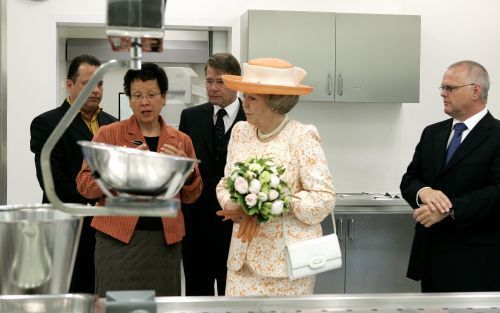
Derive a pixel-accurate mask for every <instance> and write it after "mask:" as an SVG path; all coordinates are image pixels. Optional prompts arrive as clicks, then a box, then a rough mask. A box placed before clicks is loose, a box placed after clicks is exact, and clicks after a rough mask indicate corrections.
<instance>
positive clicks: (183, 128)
mask: <svg viewBox="0 0 500 313" xmlns="http://www.w3.org/2000/svg"><path fill="white" fill-rule="evenodd" d="M179 130H180V131H181V132H183V133H186V131H187V127H186V111H185V110H182V112H181V120H180V122H179Z"/></svg>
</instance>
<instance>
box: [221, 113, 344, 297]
mask: <svg viewBox="0 0 500 313" xmlns="http://www.w3.org/2000/svg"><path fill="white" fill-rule="evenodd" d="M250 157H272V158H273V159H274V162H275V164H277V165H278V164H282V165H284V166H285V167H286V172H285V179H286V180H287V181H288V183H289V184H290V186H291V193H292V195H293V196H294V197H293V198H292V209H291V210H290V211H289V213H288V214H286V215H285V216H283V217H277V218H275V219H273V220H270V221H268V222H267V223H264V224H261V225H260V230H259V233H258V234H257V236H256V237H255V238H253V240H252V241H251V242H250V243H248V242H245V243H244V242H242V241H241V240H240V239H238V238H236V234H237V233H238V229H239V225H238V224H237V223H235V224H234V226H233V234H232V238H231V245H230V248H229V256H228V261H227V267H228V275H227V284H226V295H227V296H253V295H268V296H281V295H303V294H311V293H312V292H313V289H314V282H315V279H314V277H305V278H301V279H297V280H290V279H289V278H288V276H287V272H286V261H285V253H284V245H285V238H286V240H287V242H290V243H292V242H298V241H303V240H307V239H312V238H316V237H320V236H321V235H322V231H321V225H320V222H321V221H322V220H323V219H324V218H325V217H326V216H328V214H331V213H332V211H333V208H334V206H335V193H334V188H333V181H332V177H331V175H330V171H329V170H328V165H327V162H326V158H325V155H324V153H323V149H322V148H321V139H320V137H319V135H318V131H317V130H316V127H314V126H312V125H304V124H301V123H300V122H298V121H294V120H290V121H289V122H288V123H287V125H286V126H285V127H284V128H283V130H282V131H281V132H280V133H279V134H278V135H277V136H276V137H274V138H273V139H271V140H270V141H266V142H262V141H260V140H259V139H258V137H257V129H256V128H255V126H253V125H251V124H250V123H248V122H239V123H237V124H236V125H235V126H234V128H233V131H232V133H231V139H230V141H229V146H228V154H227V163H226V168H225V176H226V177H229V176H230V174H231V172H232V170H233V165H234V163H235V162H238V161H245V160H246V159H248V158H250ZM217 197H218V199H219V203H220V204H221V206H222V207H224V204H225V203H226V202H227V201H230V195H229V192H228V190H227V189H226V180H225V179H222V180H221V181H220V183H219V185H218V186H217ZM284 229H285V231H286V236H283V233H284V231H283V230H284Z"/></svg>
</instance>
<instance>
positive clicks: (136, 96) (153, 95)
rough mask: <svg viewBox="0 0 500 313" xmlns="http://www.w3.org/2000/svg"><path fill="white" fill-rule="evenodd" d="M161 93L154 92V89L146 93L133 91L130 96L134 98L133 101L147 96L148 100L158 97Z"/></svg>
mask: <svg viewBox="0 0 500 313" xmlns="http://www.w3.org/2000/svg"><path fill="white" fill-rule="evenodd" d="M159 95H160V93H159V92H153V91H150V92H148V93H147V94H146V95H143V94H142V93H138V92H137V93H133V94H131V95H130V98H131V99H132V100H133V101H141V100H142V99H144V98H146V99H148V100H153V99H154V98H156V97H158V96H159Z"/></svg>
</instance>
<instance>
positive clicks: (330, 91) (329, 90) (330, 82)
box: [328, 74, 332, 96]
mask: <svg viewBox="0 0 500 313" xmlns="http://www.w3.org/2000/svg"><path fill="white" fill-rule="evenodd" d="M328 95H329V96H331V95H332V74H328Z"/></svg>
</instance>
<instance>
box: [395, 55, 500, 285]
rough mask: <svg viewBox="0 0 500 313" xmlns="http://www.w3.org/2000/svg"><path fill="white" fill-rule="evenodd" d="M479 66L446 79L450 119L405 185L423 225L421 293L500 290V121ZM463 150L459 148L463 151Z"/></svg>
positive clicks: (417, 249) (414, 270)
mask: <svg viewBox="0 0 500 313" xmlns="http://www.w3.org/2000/svg"><path fill="white" fill-rule="evenodd" d="M489 86H490V83H489V77H488V73H487V71H486V69H485V68H484V67H483V66H481V65H480V64H478V63H476V62H473V61H461V62H457V63H454V64H452V65H451V66H450V67H449V68H448V70H447V71H446V73H445V74H444V76H443V79H442V82H441V87H440V89H441V97H442V98H443V102H444V112H445V113H446V114H448V115H449V116H451V117H452V118H451V119H448V120H445V121H442V122H439V123H436V124H433V125H430V126H428V127H426V128H425V129H424V131H423V133H422V136H421V138H420V142H419V143H418V145H417V147H416V149H415V154H414V156H413V160H412V161H411V163H410V165H409V166H408V170H407V172H406V173H405V174H404V176H403V179H402V182H401V186H400V187H401V192H402V195H403V197H404V198H405V200H406V201H407V202H408V203H409V204H410V205H411V206H412V207H413V208H414V213H413V217H414V219H415V220H416V222H417V225H416V227H415V237H414V240H413V246H412V250H411V255H410V263H409V267H408V273H407V276H408V277H409V278H412V279H414V280H421V286H422V291H423V292H452V291H453V292H459V291H500V121H498V120H497V119H495V118H494V117H493V116H492V115H491V114H490V113H489V112H488V110H487V108H486V102H487V98H488V89H489ZM457 147H458V148H457Z"/></svg>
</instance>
